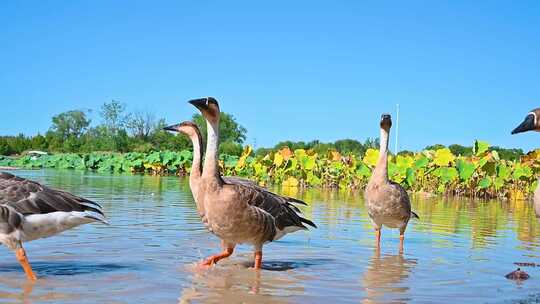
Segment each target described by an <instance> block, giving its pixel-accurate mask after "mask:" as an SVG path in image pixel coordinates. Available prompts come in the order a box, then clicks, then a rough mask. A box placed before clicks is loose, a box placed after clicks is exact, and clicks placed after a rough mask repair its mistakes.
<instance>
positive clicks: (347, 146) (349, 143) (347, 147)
mask: <svg viewBox="0 0 540 304" xmlns="http://www.w3.org/2000/svg"><path fill="white" fill-rule="evenodd" d="M334 146H335V147H336V150H338V151H339V152H340V153H341V154H351V153H352V154H356V155H363V154H364V152H365V148H364V145H362V143H361V142H359V141H358V140H354V139H340V140H336V142H335V143H334Z"/></svg>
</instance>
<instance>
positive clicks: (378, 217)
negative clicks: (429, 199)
mask: <svg viewBox="0 0 540 304" xmlns="http://www.w3.org/2000/svg"><path fill="white" fill-rule="evenodd" d="M391 126H392V119H391V117H390V115H388V114H383V115H382V118H381V138H380V151H379V152H380V153H379V160H378V161H377V165H376V166H375V169H374V170H373V174H372V175H371V178H370V180H369V183H368V185H367V187H366V190H365V193H364V194H365V201H366V205H367V210H368V215H369V218H370V219H371V222H372V224H373V227H374V228H375V236H376V239H377V248H380V243H381V229H382V226H383V225H384V226H386V227H388V228H398V229H399V236H400V238H399V239H400V242H399V250H400V252H403V240H404V238H405V229H406V228H407V224H408V223H409V219H410V218H411V217H415V218H418V215H416V213H414V212H412V211H411V202H410V200H409V195H408V194H407V191H405V189H403V187H401V185H399V184H397V183H394V182H392V181H390V180H389V179H388V137H389V133H390V127H391Z"/></svg>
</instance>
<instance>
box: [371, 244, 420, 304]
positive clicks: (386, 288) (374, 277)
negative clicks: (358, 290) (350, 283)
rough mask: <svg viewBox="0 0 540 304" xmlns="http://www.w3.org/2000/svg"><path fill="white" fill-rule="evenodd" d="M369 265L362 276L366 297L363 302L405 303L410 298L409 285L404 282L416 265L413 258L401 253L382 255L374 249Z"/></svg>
mask: <svg viewBox="0 0 540 304" xmlns="http://www.w3.org/2000/svg"><path fill="white" fill-rule="evenodd" d="M374 252H375V253H374V255H373V257H372V258H371V259H370V261H369V266H368V268H367V270H366V272H365V273H364V275H363V278H362V282H361V284H362V286H364V288H365V290H366V293H367V297H366V299H365V300H364V301H363V303H379V302H381V303H382V302H392V303H405V302H407V301H409V300H410V298H409V295H408V292H409V290H410V287H409V286H408V285H406V284H404V281H405V280H406V279H407V278H408V277H409V274H410V272H411V271H412V269H413V268H414V267H415V266H416V263H417V261H416V260H415V259H406V258H404V257H403V255H402V254H397V255H390V254H389V255H383V256H382V257H381V253H380V251H379V250H375V251H374Z"/></svg>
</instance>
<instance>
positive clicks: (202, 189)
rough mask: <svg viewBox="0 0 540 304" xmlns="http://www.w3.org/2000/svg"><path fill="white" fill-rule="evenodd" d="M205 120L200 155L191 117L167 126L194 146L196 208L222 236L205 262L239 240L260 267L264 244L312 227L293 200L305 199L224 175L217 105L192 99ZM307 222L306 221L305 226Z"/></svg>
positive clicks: (226, 253)
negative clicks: (220, 165) (217, 248)
mask: <svg viewBox="0 0 540 304" xmlns="http://www.w3.org/2000/svg"><path fill="white" fill-rule="evenodd" d="M190 103H191V104H193V105H194V106H196V107H197V108H198V109H199V110H200V111H201V113H202V114H203V116H204V117H205V119H206V120H207V125H208V128H207V129H208V142H207V153H206V157H205V160H204V166H203V165H202V164H201V159H202V154H203V152H202V147H201V145H202V137H201V134H200V131H199V129H198V127H197V126H196V125H194V124H193V123H182V124H179V125H175V126H171V127H167V128H166V129H167V130H171V131H179V132H182V133H184V134H186V135H188V136H189V137H190V138H191V140H192V143H193V146H194V149H193V150H194V157H193V166H192V169H191V175H190V187H191V190H192V192H193V197H194V199H195V202H196V204H197V210H198V212H199V215H200V216H201V219H202V222H203V223H204V225H205V226H206V227H207V229H208V230H209V231H210V232H211V233H213V234H214V235H216V236H218V237H219V238H220V239H221V240H222V246H223V249H224V251H223V252H222V253H220V254H217V255H213V256H211V257H209V258H207V259H206V260H205V261H204V262H203V264H204V265H212V264H215V263H217V262H218V261H219V260H221V259H223V258H226V257H228V256H230V255H231V254H232V253H233V251H234V248H235V246H236V245H237V244H243V243H246V244H252V245H253V246H254V247H255V268H257V269H258V268H261V263H262V246H263V244H265V243H267V242H271V241H274V240H277V239H280V238H281V237H283V236H284V235H286V234H287V233H291V232H294V231H298V230H306V229H307V226H312V227H316V226H315V224H314V223H313V222H311V221H310V220H308V219H305V218H303V217H302V216H301V215H300V214H301V212H300V210H299V209H298V208H297V207H296V206H295V204H303V205H305V203H304V202H303V201H300V200H297V199H293V198H290V197H285V196H281V195H278V194H275V193H272V192H270V191H268V190H267V189H265V188H263V187H260V186H259V185H257V184H256V183H254V182H253V181H250V180H246V179H242V178H237V177H222V176H221V175H220V173H219V169H218V163H217V157H218V155H217V153H218V152H217V151H218V139H219V133H218V130H219V115H220V114H219V113H220V112H219V105H218V103H217V101H216V100H215V99H213V98H211V97H210V98H204V99H197V100H192V101H190ZM306 225H307V226H306Z"/></svg>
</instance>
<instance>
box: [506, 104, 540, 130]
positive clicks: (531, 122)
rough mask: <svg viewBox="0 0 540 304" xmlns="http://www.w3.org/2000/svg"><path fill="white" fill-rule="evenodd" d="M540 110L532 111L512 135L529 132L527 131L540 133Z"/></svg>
mask: <svg viewBox="0 0 540 304" xmlns="http://www.w3.org/2000/svg"><path fill="white" fill-rule="evenodd" d="M539 118H540V108H537V109H534V110H532V111H530V112H529V113H528V114H527V116H525V119H524V120H523V122H522V123H521V124H520V125H519V126H517V127H516V128H515V129H514V130H513V131H512V134H517V133H522V132H527V131H537V132H540V120H539Z"/></svg>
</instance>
